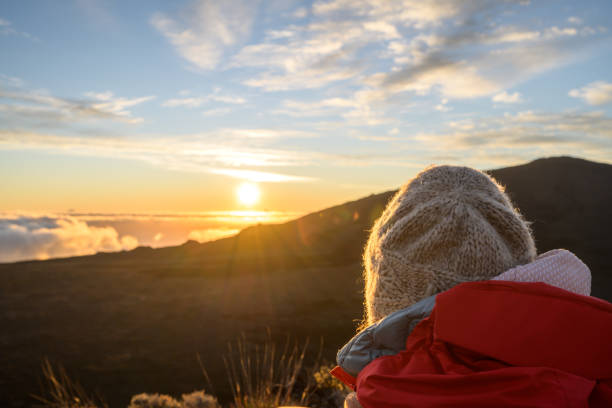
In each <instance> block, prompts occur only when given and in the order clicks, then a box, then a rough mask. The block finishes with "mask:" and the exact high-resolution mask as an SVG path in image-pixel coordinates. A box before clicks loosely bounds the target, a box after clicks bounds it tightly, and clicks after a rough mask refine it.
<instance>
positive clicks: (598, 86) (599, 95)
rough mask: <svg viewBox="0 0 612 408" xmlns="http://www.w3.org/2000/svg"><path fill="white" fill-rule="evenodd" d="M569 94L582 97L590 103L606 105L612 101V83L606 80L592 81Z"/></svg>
mask: <svg viewBox="0 0 612 408" xmlns="http://www.w3.org/2000/svg"><path fill="white" fill-rule="evenodd" d="M569 96H571V97H574V98H580V99H582V100H584V101H585V102H586V103H588V104H589V105H605V104H607V103H610V102H612V83H610V82H606V81H596V82H591V83H590V84H588V85H585V86H583V87H582V88H579V89H572V90H571V91H569Z"/></svg>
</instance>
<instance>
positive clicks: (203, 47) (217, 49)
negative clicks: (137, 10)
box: [151, 0, 257, 70]
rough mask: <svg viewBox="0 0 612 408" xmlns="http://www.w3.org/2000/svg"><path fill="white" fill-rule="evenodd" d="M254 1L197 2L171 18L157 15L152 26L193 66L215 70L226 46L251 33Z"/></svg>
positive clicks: (210, 0) (153, 18) (208, 0)
mask: <svg viewBox="0 0 612 408" xmlns="http://www.w3.org/2000/svg"><path fill="white" fill-rule="evenodd" d="M256 7H257V2H256V1H242V0H226V1H214V0H196V1H192V2H191V4H190V5H189V7H187V8H185V9H184V10H182V12H181V13H180V14H179V15H177V16H175V17H171V16H168V15H166V14H163V13H156V14H154V15H153V17H152V18H151V24H152V25H153V27H155V28H156V29H157V30H158V31H159V32H160V33H162V34H163V35H164V37H166V39H167V40H168V41H169V42H170V43H171V44H172V45H173V46H174V47H175V48H176V50H177V52H178V53H179V54H180V55H181V57H183V58H184V59H186V60H187V61H189V62H190V63H191V64H193V65H194V66H195V67H197V68H200V69H204V70H210V69H213V68H215V67H216V66H217V65H218V64H219V62H220V61H221V58H222V56H223V54H224V50H225V48H226V47H230V46H233V45H235V44H237V43H239V42H240V41H241V40H243V39H244V38H245V37H246V36H247V35H248V34H249V33H250V31H251V26H252V23H253V19H254V16H255V10H256Z"/></svg>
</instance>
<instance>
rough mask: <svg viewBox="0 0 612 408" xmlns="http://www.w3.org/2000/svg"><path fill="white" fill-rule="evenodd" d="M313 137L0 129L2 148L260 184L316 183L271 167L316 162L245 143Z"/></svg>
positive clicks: (259, 132) (273, 132)
mask: <svg viewBox="0 0 612 408" xmlns="http://www.w3.org/2000/svg"><path fill="white" fill-rule="evenodd" d="M287 135H288V136H298V135H310V134H309V133H305V132H300V131H295V130H287V131H283V130H279V129H223V130H220V131H217V132H211V133H205V134H196V135H187V136H185V135H183V136H175V137H146V136H144V137H138V138H116V137H98V138H89V137H79V136H63V135H54V134H47V133H44V134H43V133H37V132H28V131H13V130H0V149H37V150H45V151H57V152H63V153H69V154H73V155H85V156H97V157H113V158H125V159H132V160H138V161H146V162H149V163H152V164H154V165H156V166H161V167H164V168H166V169H169V170H176V171H190V172H207V173H212V174H222V175H226V176H230V177H234V178H239V179H246V180H251V181H260V182H285V181H311V180H313V179H312V178H309V177H302V176H295V175H290V174H283V173H279V172H277V171H270V170H267V169H266V168H279V167H287V168H289V167H295V166H303V165H307V164H312V163H314V162H315V160H316V159H317V157H316V156H315V155H311V154H308V153H307V152H300V151H291V150H282V149H273V148H266V147H248V146H247V144H246V143H245V140H248V139H250V140H253V141H257V140H262V139H270V138H276V137H281V136H287Z"/></svg>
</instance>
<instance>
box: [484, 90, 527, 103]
mask: <svg viewBox="0 0 612 408" xmlns="http://www.w3.org/2000/svg"><path fill="white" fill-rule="evenodd" d="M491 99H492V100H493V102H500V103H519V102H522V101H523V99H522V97H521V94H520V93H518V92H514V93H511V94H509V93H508V92H506V91H504V92H500V93H498V94H496V95H494V96H493V98H491Z"/></svg>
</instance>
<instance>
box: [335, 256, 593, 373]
mask: <svg viewBox="0 0 612 408" xmlns="http://www.w3.org/2000/svg"><path fill="white" fill-rule="evenodd" d="M493 280H495V281H502V282H499V283H503V281H510V282H529V283H536V282H540V283H545V284H548V285H550V286H553V287H555V288H559V289H563V290H565V291H568V292H572V293H575V294H578V295H589V294H590V292H591V272H590V270H589V268H588V267H587V266H586V265H585V264H584V263H583V262H582V261H581V260H580V259H579V258H578V257H576V256H575V255H574V254H572V253H571V252H570V251H567V250H564V249H556V250H553V251H549V252H546V253H544V254H542V255H540V256H538V258H537V259H536V260H535V261H533V262H531V263H529V264H525V265H520V266H517V267H515V268H512V269H509V270H508V271H506V272H504V273H502V274H501V275H499V276H497V277H495V278H493ZM460 286H461V285H460ZM544 286H546V285H544ZM452 290H453V289H451V290H450V291H452ZM447 292H449V291H447ZM444 293H446V292H444ZM437 296H439V295H434V296H431V297H429V298H426V299H423V300H421V301H420V302H418V303H415V304H414V305H411V306H410V307H407V308H405V309H401V310H398V311H397V312H394V313H392V314H390V315H388V316H387V317H385V318H384V319H382V320H380V321H379V322H377V323H375V324H372V325H371V326H369V327H367V328H366V329H364V330H363V331H361V332H359V333H358V334H356V335H355V336H354V337H353V338H352V339H351V340H350V341H349V342H348V343H347V344H346V345H345V346H344V347H342V349H340V351H339V352H338V355H337V363H338V366H339V367H340V368H341V369H342V370H343V371H344V372H346V373H347V374H349V375H350V376H352V377H357V374H359V372H360V371H361V370H362V369H363V368H364V367H365V366H367V365H368V364H369V363H370V362H371V361H373V360H375V359H377V358H378V357H382V356H387V355H395V354H397V353H399V352H400V351H402V350H403V349H405V347H406V339H407V338H408V336H409V335H410V333H411V332H412V330H413V329H414V328H415V326H416V325H417V324H418V323H419V322H420V321H421V320H423V319H425V318H427V317H428V316H429V315H430V314H431V312H432V310H433V309H434V306H435V305H436V303H437V302H436V297H437ZM498 319H499V317H498ZM488 324H492V323H491V322H489V323H487V322H482V321H479V322H478V325H479V326H480V327H483V328H485V329H486V327H487V325H488ZM453 327H456V326H453ZM467 333H469V336H473V335H474V334H473V332H471V331H467Z"/></svg>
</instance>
